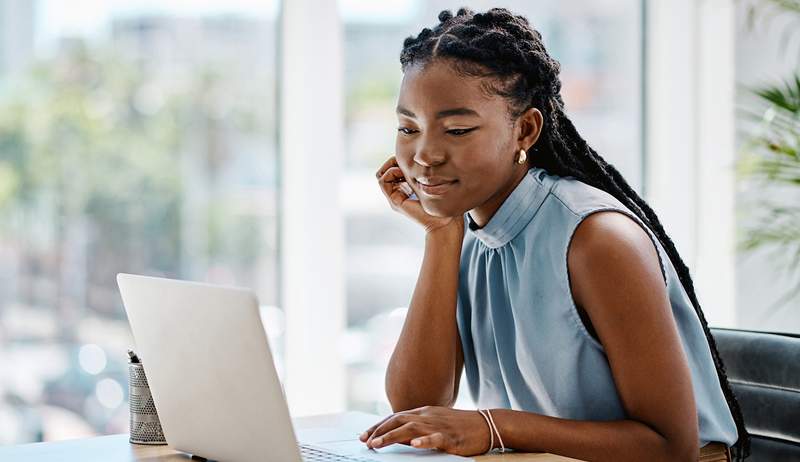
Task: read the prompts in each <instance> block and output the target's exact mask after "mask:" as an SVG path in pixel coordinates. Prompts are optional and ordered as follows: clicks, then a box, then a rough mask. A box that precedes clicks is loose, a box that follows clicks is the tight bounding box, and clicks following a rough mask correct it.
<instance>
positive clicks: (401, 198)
mask: <svg viewBox="0 0 800 462" xmlns="http://www.w3.org/2000/svg"><path fill="white" fill-rule="evenodd" d="M375 176H376V177H377V178H378V184H379V185H380V187H381V191H383V195H384V196H386V199H388V200H389V205H390V206H391V207H392V210H395V211H397V212H400V213H402V214H404V215H406V216H407V217H409V218H411V219H412V220H414V221H416V222H417V223H419V224H421V225H422V226H423V228H425V232H426V233H431V232H433V231H438V230H445V229H453V230H455V231H458V232H463V230H464V217H463V216H460V215H459V216H455V217H435V216H433V215H430V214H428V213H427V212H426V211H425V210H424V209H423V208H422V205H421V204H420V202H419V200H415V199H411V198H410V197H409V195H408V194H406V191H404V190H403V189H404V188H407V189H406V190H408V191H410V190H411V186H410V184H409V183H408V182H407V181H406V178H405V176H403V172H402V171H401V170H400V167H399V166H398V164H397V159H396V158H395V156H391V157H389V159H388V160H386V162H384V163H383V165H382V166H381V168H380V169H378V172H377V173H376V174H375Z"/></svg>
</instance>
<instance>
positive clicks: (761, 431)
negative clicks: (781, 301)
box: [711, 328, 800, 462]
mask: <svg viewBox="0 0 800 462" xmlns="http://www.w3.org/2000/svg"><path fill="white" fill-rule="evenodd" d="M711 333H712V334H713V335H714V338H715V340H716V342H717V349H718V350H719V354H720V356H721V357H722V361H723V362H724V363H725V369H726V371H727V374H728V380H729V381H730V384H731V387H732V389H733V392H734V393H735V394H736V397H737V398H738V401H739V405H740V406H741V408H742V414H743V415H744V422H745V426H746V427H747V431H748V432H749V433H750V435H751V439H752V444H751V452H750V454H751V455H750V457H749V458H748V459H747V460H748V461H751V462H762V461H779V462H784V461H786V462H793V461H800V335H793V334H778V333H767V332H754V331H744V330H735V329H720V328H712V329H711Z"/></svg>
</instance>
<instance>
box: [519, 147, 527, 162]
mask: <svg viewBox="0 0 800 462" xmlns="http://www.w3.org/2000/svg"><path fill="white" fill-rule="evenodd" d="M526 160H528V154H526V153H525V150H524V149H520V150H519V155H518V156H517V163H518V164H520V165H522V164H524V163H525V161H526Z"/></svg>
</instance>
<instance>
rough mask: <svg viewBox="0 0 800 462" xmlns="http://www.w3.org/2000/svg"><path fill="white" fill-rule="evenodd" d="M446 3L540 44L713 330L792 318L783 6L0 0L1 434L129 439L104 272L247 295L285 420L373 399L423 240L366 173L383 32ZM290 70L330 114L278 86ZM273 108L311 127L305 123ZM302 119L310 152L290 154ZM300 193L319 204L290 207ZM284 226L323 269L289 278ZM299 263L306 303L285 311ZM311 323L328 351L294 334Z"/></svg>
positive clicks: (797, 172) (798, 285)
mask: <svg viewBox="0 0 800 462" xmlns="http://www.w3.org/2000/svg"><path fill="white" fill-rule="evenodd" d="M659 3H660V4H659ZM665 3H669V5H666V6H665V5H664V4H665ZM461 6H469V7H471V8H473V9H474V10H476V11H482V10H485V9H488V8H491V7H494V6H503V7H507V8H509V9H510V10H512V11H513V12H515V13H518V14H522V15H525V16H526V17H527V18H528V19H529V20H530V22H531V23H532V25H533V26H534V27H535V28H536V29H538V30H539V31H540V32H541V33H542V35H543V38H544V42H545V45H546V47H547V49H548V51H549V52H550V54H551V55H553V56H554V57H555V58H556V59H558V60H559V61H560V62H561V65H562V82H563V87H562V88H563V90H562V94H563V97H564V100H565V102H566V107H567V112H568V114H569V115H570V117H571V118H572V120H573V121H574V122H575V125H576V126H577V127H578V129H579V131H580V132H581V133H582V135H583V136H584V138H586V139H587V140H588V141H589V143H590V145H592V146H593V147H594V148H595V149H596V150H597V151H598V152H599V153H600V154H601V155H603V156H604V157H605V158H606V159H607V160H608V161H609V162H610V163H613V164H614V165H616V166H617V167H618V169H619V170H620V171H621V172H622V174H623V175H624V176H625V177H626V178H627V179H628V181H629V183H630V184H631V185H632V186H633V187H634V188H635V189H636V190H637V191H638V192H639V193H640V194H642V195H644V197H645V198H646V199H647V200H648V201H649V202H650V203H651V205H653V207H654V208H655V210H656V212H657V213H658V214H659V216H661V217H662V221H663V222H664V224H665V228H666V230H667V232H668V233H669V234H670V235H671V236H673V238H674V240H675V242H676V245H677V246H678V250H679V251H680V252H681V254H682V255H683V258H684V261H685V262H686V263H687V264H688V265H689V267H690V269H691V271H692V275H693V277H694V279H695V284H696V287H697V290H698V296H699V300H700V303H701V305H702V306H704V307H705V310H706V313H707V315H708V318H709V321H710V323H711V324H712V325H715V326H721V327H736V328H741V329H751V330H765V331H780V332H794V333H800V274H799V273H798V271H797V269H798V267H799V266H800V265H798V262H800V213H799V212H798V210H799V209H800V161H799V160H798V150H799V149H800V74H799V73H798V69H799V67H798V64H800V34H798V33H797V32H796V31H797V30H798V29H800V28H797V21H798V18H800V4H799V3H797V2H793V1H733V0H679V1H675V2H657V1H655V0H602V1H596V0H595V1H582V0H581V1H579V0H570V1H558V0H537V1H524V0H518V1H494V2H486V1H466V0H464V1H460V2H456V1H450V0H391V1H380V2H374V1H368V0H341V1H339V2H334V1H333V0H330V1H327V0H284V1H283V2H281V1H280V0H260V1H245V0H225V1H221V0H202V1H198V0H195V1H191V2H190V1H179V0H161V1H155V0H152V1H151V0H147V1H145V0H139V1H122V0H104V1H102V0H97V1H89V0H72V1H69V2H67V1H61V0H0V444H17V443H26V442H35V441H53V440H60V439H67V438H76V437H82V436H89V435H99V434H109V433H124V432H127V431H128V405H127V395H128V391H127V366H126V359H127V358H126V354H125V352H126V350H127V348H128V347H130V346H132V345H133V339H132V337H131V333H130V331H129V328H128V325H127V320H126V317H125V313H124V310H123V308H122V304H121V300H120V297H119V294H118V290H117V286H116V282H115V275H116V273H118V272H134V273H142V274H149V275H156V276H166V277H175V278H181V279H192V280H198V281H208V282H214V283H223V284H232V285H239V286H247V287H251V288H253V289H254V290H255V291H256V292H257V294H258V296H259V299H260V302H261V304H262V306H261V311H262V317H263V320H264V325H265V328H266V330H267V332H268V335H269V337H270V342H271V347H272V349H273V352H274V355H275V357H276V361H277V363H278V364H277V367H278V370H279V373H280V374H281V377H282V379H284V380H285V385H286V386H287V394H288V395H289V401H290V407H291V409H292V410H293V413H295V414H301V413H314V412H322V411H331V410H340V409H353V410H363V411H367V412H373V413H379V414H382V413H387V412H390V407H389V405H388V402H387V400H386V397H385V394H384V388H383V374H384V371H385V367H386V363H387V361H388V358H389V355H390V354H391V351H392V348H393V346H394V342H395V340H396V338H397V335H398V334H399V330H400V328H401V326H402V322H403V318H404V316H405V310H406V307H407V305H408V302H409V300H410V296H411V292H412V290H413V287H414V282H415V280H416V276H417V271H418V268H419V264H420V262H421V258H422V246H423V238H424V236H423V234H422V232H421V230H419V229H417V227H416V226H415V225H414V224H412V223H410V222H408V221H407V220H406V219H404V218H402V217H400V216H398V215H396V214H394V213H392V212H391V211H390V210H389V208H388V206H386V204H385V201H384V198H383V196H382V195H381V193H380V191H379V189H378V187H377V185H376V184H375V181H374V172H375V170H376V169H377V168H378V166H380V164H381V163H382V162H383V161H384V160H385V159H386V158H387V157H388V156H389V155H390V154H391V153H392V152H393V149H394V139H395V133H396V123H397V120H396V117H395V114H394V107H395V104H396V98H397V93H398V89H399V84H400V81H401V79H402V74H401V71H400V65H399V53H400V49H401V47H402V41H403V39H404V38H405V37H407V36H409V35H412V34H414V35H416V34H417V33H418V32H419V31H420V30H421V28H422V27H426V26H433V25H434V24H436V23H437V22H438V20H437V19H436V17H437V14H438V13H439V11H441V10H442V9H451V10H452V11H454V12H455V10H457V9H458V8H459V7H461ZM687 24H688V26H687ZM314 34H319V35H316V36H315V35H314ZM326 34H327V35H326ZM304 36H305V37H308V41H306V42H302V41H298V39H297V37H304ZM320 36H321V37H333V40H318V39H317V38H316V37H320ZM301 42H302V43H301ZM293 51H299V52H297V53H292V52H293ZM318 60H325V63H326V65H325V66H318V65H316V63H317V62H318ZM331 62H333V64H331ZM287 63H288V64H287ZM298 69H310V70H311V71H310V72H306V73H302V75H301V74H297V78H298V79H299V80H300V81H301V82H303V85H307V86H308V88H309V91H310V92H312V94H313V92H315V91H328V90H331V88H332V89H333V90H332V93H333V94H334V96H335V98H334V99H333V100H332V101H333V106H327V105H326V104H324V103H325V101H326V100H325V99H324V98H323V99H322V100H316V101H306V100H302V101H300V100H296V99H294V97H293V96H292V95H293V94H294V93H292V91H291V90H292V88H293V87H292V85H295V83H293V82H292V80H293V78H294V76H295V74H294V73H295V72H297V70H298ZM329 93H331V92H329ZM337 98H338V99H337ZM290 107H292V108H294V109H293V110H299V111H301V113H302V114H311V113H312V112H313V113H315V114H321V115H322V116H321V117H320V116H319V115H316V116H311V115H309V117H311V119H310V120H311V121H312V123H310V124H309V125H308V126H307V127H305V131H303V128H302V127H298V123H297V122H296V121H294V122H293V120H294V119H292V118H291V117H290V116H289V115H287V114H288V112H287V110H286V108H290ZM314 117H316V118H314ZM322 121H326V124H327V125H329V126H330V127H333V128H328V129H326V130H329V131H328V132H323V133H331V132H330V130H333V132H332V133H333V134H334V135H333V136H332V138H330V139H332V140H333V142H332V143H331V144H330V146H327V144H326V143H327V141H326V139H327V138H323V139H316V141H315V143H316V144H313V143H312V144H310V145H309V146H307V147H306V148H304V149H305V151H304V152H294V151H291V152H289V151H287V147H286V146H287V145H289V144H291V142H292V139H294V138H296V137H297V136H298V133H302V136H305V137H311V138H314V137H322V136H323V135H318V134H317V132H315V128H316V127H317V126H318V125H315V124H317V123H320V124H321V123H322ZM293 137H294V138H293ZM319 146H323V147H325V149H324V150H319V149H316V148H317V147H319ZM315 156H319V157H318V158H322V157H324V158H325V159H328V161H329V163H330V165H328V167H329V168H326V169H316V168H313V163H314V161H315ZM309 166H310V167H311V168H308V167H309ZM304 168H307V170H304V176H302V177H300V178H301V180H298V175H296V174H294V173H292V172H296V171H297V169H304ZM293 169H294V170H293ZM305 182H308V184H324V185H325V187H326V188H327V190H328V191H329V192H330V195H331V196H332V197H335V198H336V199H335V200H334V201H333V202H332V203H331V204H330V206H329V204H327V203H326V204H323V205H321V206H311V207H303V206H302V204H299V205H297V206H295V204H294V203H292V202H291V200H289V201H288V202H287V198H288V199H292V198H293V197H294V196H292V194H293V193H291V191H292V190H293V189H292V188H294V187H300V188H302V187H303V185H304V184H306V183H305ZM298 185H299V186H298ZM287 191H289V192H287ZM311 200H312V201H316V202H322V201H321V199H317V198H312V199H311ZM326 200H327V198H326ZM315 207H317V208H315ZM319 207H324V210H325V213H326V214H327V215H325V217H326V219H325V220H319V219H317V218H316V217H317V216H318V215H317V214H315V212H316V211H318V210H321V209H319ZM330 217H333V218H334V219H333V220H331V219H330ZM298 218H299V221H298ZM297 223H300V224H301V225H302V227H303V229H299V226H300V225H298V224H297ZM309 229H310V231H309ZM303 233H305V234H303ZM300 234H302V235H304V236H311V238H310V239H312V240H316V239H317V237H315V236H317V235H319V237H318V239H320V240H321V241H320V242H322V243H323V244H324V246H325V250H324V251H323V253H324V255H321V257H320V259H319V261H318V262H317V263H318V265H321V268H322V269H321V270H320V272H319V273H318V272H315V273H314V274H305V273H304V272H303V271H305V270H304V268H308V267H309V266H300V267H299V269H297V268H294V267H293V269H287V268H286V266H287V262H288V261H291V259H292V258H293V256H294V255H297V252H302V251H303V250H302V248H301V244H298V243H296V242H295V241H293V239H292V236H294V235H300ZM323 236H324V237H323ZM313 264H314V263H306V265H313ZM323 270H324V271H323ZM320 274H322V275H323V276H322V277H320ZM301 276H306V277H303V278H302V281H304V282H303V283H307V284H309V285H310V286H315V287H316V283H317V281H319V280H321V279H324V282H322V283H321V284H320V286H319V287H320V289H319V291H321V292H320V293H321V295H320V297H321V298H320V297H318V298H315V299H313V300H310V301H308V300H299V299H297V298H293V296H292V294H294V293H295V292H296V291H298V290H302V287H303V286H302V284H303V283H301V282H298V281H299V280H300V277H301ZM326 294H330V301H329V302H326V301H324V300H325V296H326ZM319 300H323V302H320V301H319ZM301 305H302V306H301ZM292 316H294V319H295V322H290V321H288V320H287V319H291V318H292ZM326 320H333V321H334V322H332V323H330V324H327V325H325V322H324V321H326ZM320 324H322V325H324V327H323V328H324V329H327V331H326V332H327V334H326V336H325V338H326V339H327V340H326V341H328V340H330V341H333V342H335V344H334V345H333V348H331V346H330V345H323V344H321V343H322V342H319V343H318V344H315V345H312V347H311V348H309V349H307V350H304V349H302V348H297V349H294V350H293V349H292V348H291V345H292V338H295V339H302V338H305V337H304V336H307V335H308V332H314V329H320V327H318V326H319V325H320ZM304 326H310V327H309V328H308V329H305V328H304ZM315 326H317V327H315ZM315 349H317V350H319V351H323V350H325V351H329V352H328V353H325V354H328V355H329V356H325V354H321V355H319V354H315V351H314V350H315ZM326 358H328V359H330V358H333V360H332V361H326ZM143 359H144V362H145V365H146V361H147V358H143ZM323 361H326V362H325V364H321V363H322V362H323ZM317 366H319V367H320V368H317ZM294 371H297V372H294ZM323 372H324V374H325V375H326V376H327V375H328V374H330V377H333V379H332V381H331V382H330V383H329V384H326V381H325V380H316V381H313V380H308V378H309V377H315V376H317V374H322V373H323ZM293 377H296V378H293ZM328 385H330V386H328ZM301 391H302V392H304V393H314V394H315V396H321V397H322V398H324V402H325V403H328V404H327V405H326V406H317V405H314V404H311V405H309V404H308V402H305V403H304V402H302V400H301V399H300V398H297V396H300V395H301ZM461 391H462V393H461V397H460V398H459V401H458V403H457V406H459V407H471V406H473V405H472V402H471V400H470V398H469V396H468V395H467V393H466V387H462V388H461Z"/></svg>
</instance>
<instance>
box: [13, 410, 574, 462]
mask: <svg viewBox="0 0 800 462" xmlns="http://www.w3.org/2000/svg"><path fill="white" fill-rule="evenodd" d="M343 416H344V414H330V415H321V416H311V417H299V418H296V419H294V424H295V429H296V430H297V432H298V433H302V431H303V429H311V428H319V427H327V426H333V425H337V422H339V421H341V419H343ZM300 439H302V438H300ZM189 460H196V459H192V458H191V457H190V456H189V455H188V454H185V453H182V452H178V451H175V450H173V449H171V448H169V446H145V445H138V444H131V443H129V442H128V435H127V434H120V435H109V436H99V437H95V438H85V439H77V440H68V441H58V442H52V443H33V444H22V445H18V446H5V447H2V446H0V462H12V461H13V462H45V461H48V462H49V461H58V462H93V461H102V462H134V461H136V462H177V461H189ZM475 460H476V461H480V462H497V461H501V460H506V461H513V462H527V461H534V462H570V461H572V462H575V461H576V459H569V458H566V457H561V456H555V455H552V454H531V453H525V454H523V453H506V454H493V455H490V456H480V457H476V458H475Z"/></svg>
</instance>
